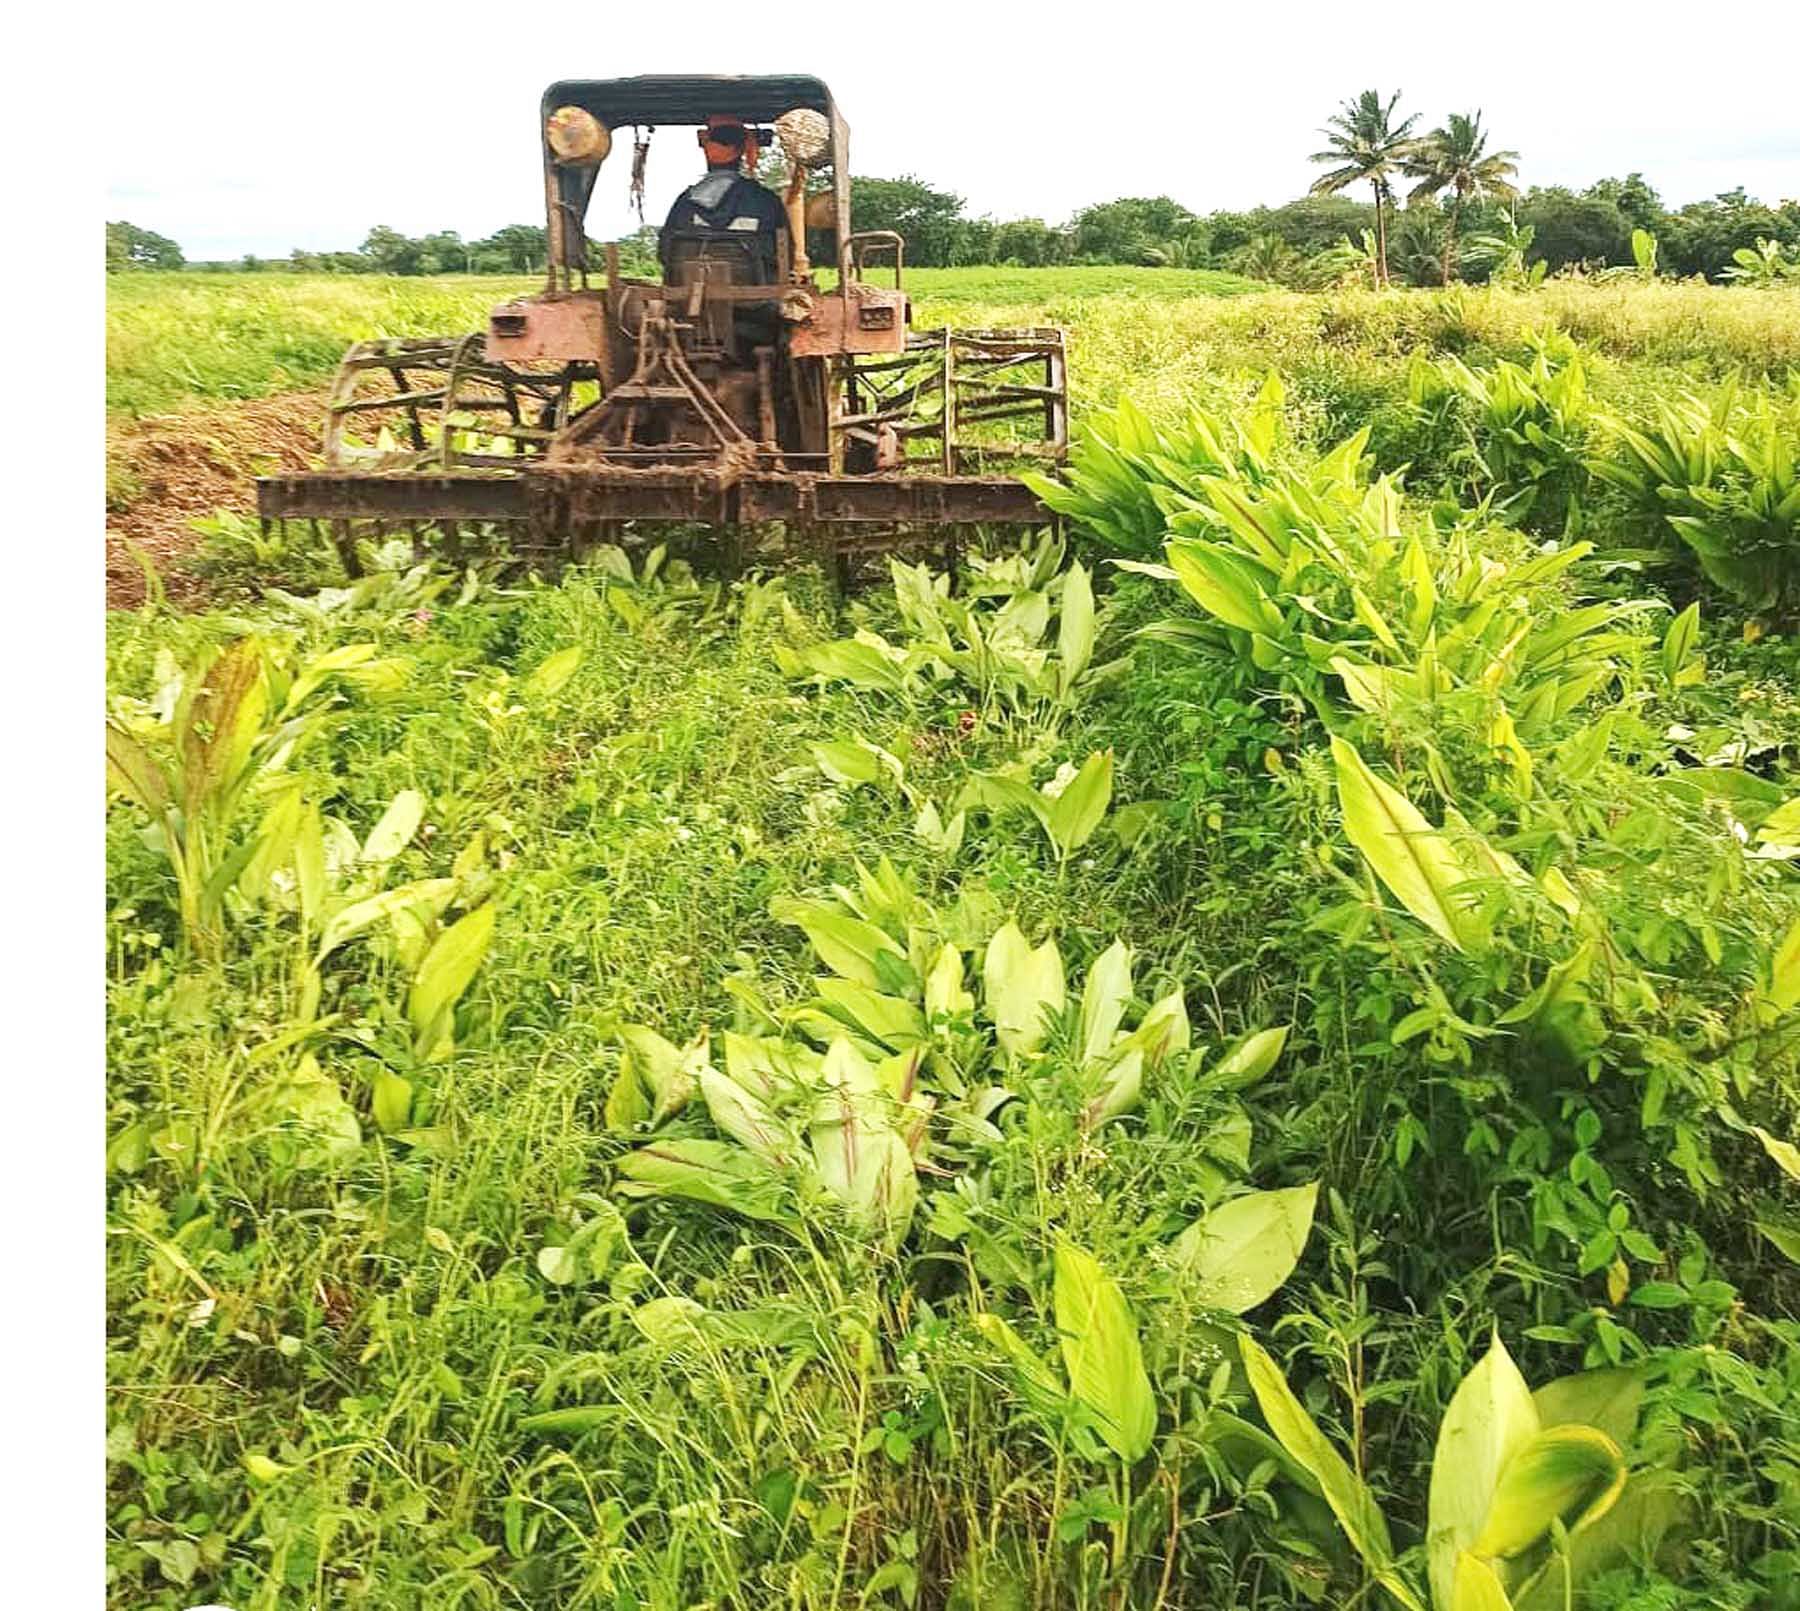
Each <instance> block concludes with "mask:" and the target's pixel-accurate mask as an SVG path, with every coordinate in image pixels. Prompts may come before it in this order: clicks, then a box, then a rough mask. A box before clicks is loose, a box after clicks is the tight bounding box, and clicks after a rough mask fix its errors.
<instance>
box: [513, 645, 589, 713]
mask: <svg viewBox="0 0 1800 1611" xmlns="http://www.w3.org/2000/svg"><path fill="white" fill-rule="evenodd" d="M580 665H581V648H580V645H578V644H570V645H569V647H568V648H566V649H558V650H557V651H556V653H555V654H553V655H549V656H547V657H546V658H545V659H544V660H543V661H542V662H540V663H539V665H538V668H537V669H536V670H535V671H534V672H532V674H531V675H530V676H529V677H527V678H526V679H525V692H526V693H528V694H530V695H531V696H532V697H533V698H537V699H547V698H548V697H549V696H550V695H552V694H557V693H561V692H562V690H563V688H564V687H565V686H566V685H567V683H568V681H569V679H570V678H571V677H573V676H574V675H575V673H576V670H577V669H578V668H579V667H580Z"/></svg>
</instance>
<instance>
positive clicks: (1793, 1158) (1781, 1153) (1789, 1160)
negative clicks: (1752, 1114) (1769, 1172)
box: [1750, 1124, 1800, 1180]
mask: <svg viewBox="0 0 1800 1611" xmlns="http://www.w3.org/2000/svg"><path fill="white" fill-rule="evenodd" d="M1750 1128H1751V1130H1752V1131H1753V1132H1754V1133H1755V1135H1756V1139H1757V1140H1758V1141H1760V1142H1761V1143H1762V1144H1763V1151H1764V1152H1766V1153H1767V1154H1768V1155H1769V1156H1770V1157H1771V1158H1773V1159H1774V1160H1775V1163H1776V1166H1777V1167H1778V1168H1779V1169H1780V1170H1781V1172H1782V1173H1783V1174H1784V1175H1786V1176H1787V1177H1788V1178H1789V1179H1790V1180H1800V1147H1796V1146H1795V1145H1794V1144H1793V1142H1791V1141H1783V1140H1782V1139H1781V1137H1780V1136H1772V1135H1770V1134H1769V1132H1768V1131H1767V1130H1765V1129H1764V1128H1763V1127H1762V1126H1761V1125H1760V1124H1753V1125H1751V1126H1750Z"/></svg>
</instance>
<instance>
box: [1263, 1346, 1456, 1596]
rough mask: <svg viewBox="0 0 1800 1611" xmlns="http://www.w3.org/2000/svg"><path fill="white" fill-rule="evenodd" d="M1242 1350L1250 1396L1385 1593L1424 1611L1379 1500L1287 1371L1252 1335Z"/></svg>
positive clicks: (1270, 1428)
mask: <svg viewBox="0 0 1800 1611" xmlns="http://www.w3.org/2000/svg"><path fill="white" fill-rule="evenodd" d="M1238 1348H1239V1351H1240V1352H1241V1353H1242V1355H1243V1359H1244V1372H1245V1374H1246V1375H1247V1376H1248V1377H1249V1378H1250V1391H1251V1392H1252V1393H1254V1394H1255V1395H1256V1402H1257V1405H1258V1407H1259V1408H1260V1409H1261V1410H1262V1413H1263V1419H1264V1420H1265V1421H1267V1422H1268V1423H1269V1430H1270V1431H1271V1432H1273V1433H1274V1434H1275V1437H1276V1439H1277V1440H1278V1441H1279V1442H1280V1444H1281V1446H1282V1447H1283V1448H1284V1449H1286V1450H1287V1452H1288V1453H1289V1454H1291V1455H1292V1456H1293V1457H1294V1458H1295V1459H1296V1460H1297V1461H1299V1462H1300V1464H1301V1465H1302V1466H1304V1467H1305V1468H1306V1469H1307V1470H1308V1471H1310V1472H1311V1473H1312V1475H1313V1478H1314V1480H1315V1481H1317V1483H1318V1484H1319V1490H1320V1492H1321V1493H1323V1494H1324V1496H1325V1503H1326V1504H1328V1505H1330V1506H1331V1513H1332V1514H1333V1515H1334V1516H1336V1517H1337V1519H1338V1525H1339V1526H1340V1527H1342V1528H1343V1529H1344V1533H1345V1535H1346V1536H1347V1537H1348V1538H1349V1540H1350V1542H1351V1544H1352V1545H1353V1546H1354V1548H1355V1550H1356V1553H1357V1554H1358V1555H1360V1556H1361V1557H1362V1558H1363V1560H1364V1561H1366V1562H1367V1563H1368V1566H1369V1569H1370V1570H1371V1571H1372V1572H1373V1573H1374V1574H1375V1576H1376V1578H1377V1580H1378V1581H1379V1582H1380V1583H1381V1585H1382V1587H1383V1588H1385V1589H1386V1590H1387V1591H1388V1593H1389V1594H1391V1595H1392V1596H1393V1597H1394V1599H1395V1600H1397V1601H1398V1602H1399V1603H1400V1604H1401V1605H1403V1606H1405V1607H1407V1611H1424V1607H1423V1606H1422V1605H1421V1604H1420V1603H1419V1599H1418V1596H1417V1595H1415V1594H1414V1593H1413V1592H1412V1590H1411V1589H1410V1588H1408V1587H1407V1585H1406V1581H1405V1579H1403V1578H1401V1577H1400V1576H1399V1574H1398V1573H1397V1572H1396V1571H1395V1570H1394V1545H1393V1540H1392V1539H1391V1538H1390V1537H1389V1535H1388V1526H1387V1518H1386V1517H1385V1516H1383V1515H1382V1514H1381V1509H1380V1507H1379V1506H1378V1505H1377V1504H1376V1503H1375V1496H1374V1495H1373V1494H1371V1493H1370V1492H1369V1490H1368V1488H1367V1486H1366V1485H1365V1484H1364V1483H1362V1482H1361V1481H1360V1480H1359V1479H1358V1478H1357V1476H1356V1473H1355V1472H1353V1471H1352V1470H1351V1469H1350V1467H1349V1466H1348V1465H1347V1464H1346V1463H1345V1461H1344V1457H1343V1456H1342V1455H1341V1454H1339V1453H1338V1452H1337V1450H1336V1449H1334V1448H1332V1446H1331V1443H1330V1440H1329V1439H1327V1438H1326V1436H1325V1434H1324V1433H1323V1432H1321V1431H1320V1430H1319V1428H1318V1426H1317V1425H1316V1424H1315V1422H1314V1421H1313V1418H1312V1417H1311V1416H1310V1415H1308V1414H1307V1413H1306V1410H1305V1408H1304V1406H1302V1404H1301V1403H1300V1400H1299V1399H1297V1398H1296V1397H1295V1396H1294V1392H1293V1389H1292V1388H1290V1387H1289V1386H1288V1384H1287V1379H1286V1378H1285V1377H1284V1376H1283V1375H1282V1374H1281V1367H1280V1366H1279V1365H1277V1364H1276V1363H1275V1361H1274V1360H1273V1359H1271V1358H1270V1357H1269V1355H1268V1353H1267V1352H1266V1351H1265V1350H1264V1348H1263V1347H1262V1345H1261V1344H1260V1343H1258V1342H1257V1340H1256V1339H1255V1338H1254V1337H1252V1336H1250V1335H1249V1334H1248V1333H1246V1334H1245V1335H1243V1336H1240V1337H1239V1338H1238Z"/></svg>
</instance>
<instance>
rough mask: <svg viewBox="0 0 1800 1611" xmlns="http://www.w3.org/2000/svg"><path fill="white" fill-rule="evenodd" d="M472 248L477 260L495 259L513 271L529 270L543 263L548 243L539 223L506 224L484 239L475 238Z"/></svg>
mask: <svg viewBox="0 0 1800 1611" xmlns="http://www.w3.org/2000/svg"><path fill="white" fill-rule="evenodd" d="M471 250H472V251H474V252H475V253H476V254H478V259H479V260H483V261H486V260H492V259H498V260H499V263H500V265H501V266H502V267H503V268H508V269H511V270H512V271H513V272H514V273H515V274H532V273H535V272H536V271H537V270H538V269H540V268H542V267H543V265H544V254H545V252H546V250H547V247H546V245H545V239H544V230H543V226H542V225H540V224H508V225H507V226H506V227H505V228H504V229H497V230H495V231H494V233H493V234H491V235H490V236H488V238H487V239H486V240H484V241H477V242H476V243H475V244H474V246H473V247H472V248H471Z"/></svg>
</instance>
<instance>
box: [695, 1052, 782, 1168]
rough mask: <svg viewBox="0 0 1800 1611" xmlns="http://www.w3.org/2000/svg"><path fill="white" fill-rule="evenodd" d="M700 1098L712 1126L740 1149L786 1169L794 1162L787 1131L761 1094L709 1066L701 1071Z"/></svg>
mask: <svg viewBox="0 0 1800 1611" xmlns="http://www.w3.org/2000/svg"><path fill="white" fill-rule="evenodd" d="M700 1094H701V1096H702V1097H703V1098H704V1099H705V1101H706V1111H707V1112H708V1113H710V1114H711V1115H712V1121H713V1123H714V1124H716V1125H717V1126H718V1127H719V1128H720V1129H721V1130H723V1131H724V1132H725V1133H726V1135H728V1136H730V1137H731V1138H732V1139H733V1140H734V1141H736V1142H737V1143H738V1145H739V1146H741V1147H745V1148H747V1149H748V1150H749V1151H751V1152H752V1153H754V1154H755V1155H756V1156H757V1157H758V1158H760V1159H762V1160H763V1161H764V1162H766V1163H770V1164H776V1165H785V1164H787V1163H789V1162H791V1161H792V1158H793V1141H792V1138H791V1137H790V1136H789V1134H788V1131H787V1127H786V1126H785V1125H783V1124H782V1122H781V1121H780V1120H779V1119H778V1118H776V1116H775V1112H774V1110H773V1109H772V1108H771V1107H770V1106H769V1104H768V1103H767V1102H765V1101H764V1100H763V1098H762V1096H761V1094H760V1093H759V1092H757V1091H755V1090H752V1089H751V1088H750V1086H749V1085H748V1084H740V1083H739V1082H738V1081H737V1080H735V1079H733V1078H732V1077H731V1076H730V1075H729V1074H724V1073H721V1072H720V1071H719V1070H718V1069H716V1068H714V1067H713V1066H712V1064H710V1063H708V1064H706V1065H704V1066H703V1067H702V1068H701V1070H700Z"/></svg>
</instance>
